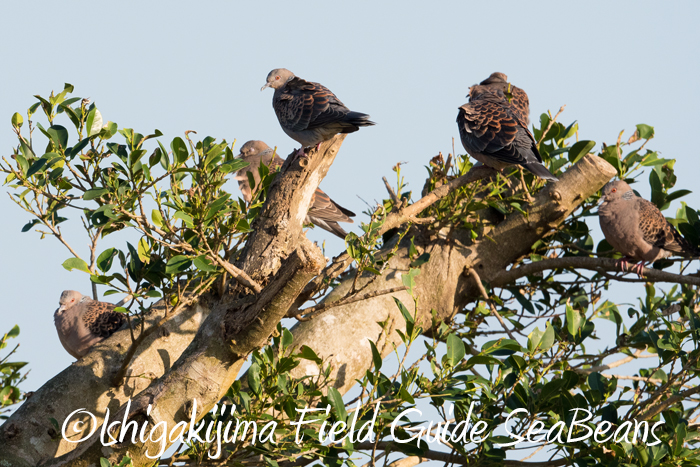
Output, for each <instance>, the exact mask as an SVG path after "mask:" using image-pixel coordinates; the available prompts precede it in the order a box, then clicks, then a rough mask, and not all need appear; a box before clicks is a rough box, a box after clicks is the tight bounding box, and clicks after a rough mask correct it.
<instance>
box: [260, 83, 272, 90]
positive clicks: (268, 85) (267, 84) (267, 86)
mask: <svg viewBox="0 0 700 467" xmlns="http://www.w3.org/2000/svg"><path fill="white" fill-rule="evenodd" d="M269 87H270V83H265V86H263V87H261V88H260V90H261V91H264V90H265V89H267V88H269Z"/></svg>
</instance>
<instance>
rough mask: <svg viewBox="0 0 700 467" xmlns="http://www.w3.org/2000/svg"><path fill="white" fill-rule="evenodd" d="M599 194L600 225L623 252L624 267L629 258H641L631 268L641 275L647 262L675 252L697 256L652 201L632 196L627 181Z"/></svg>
mask: <svg viewBox="0 0 700 467" xmlns="http://www.w3.org/2000/svg"><path fill="white" fill-rule="evenodd" d="M602 193H603V196H604V201H603V204H601V206H600V209H599V210H598V219H599V221H600V228H601V229H602V230H603V234H604V235H605V239H606V240H607V241H608V243H610V245H612V246H613V248H615V249H616V250H617V251H619V252H620V253H622V254H623V255H625V257H624V258H623V259H622V260H620V265H621V266H622V267H623V268H624V269H627V267H628V261H629V260H633V261H641V262H640V263H639V264H637V265H635V266H634V267H633V268H632V270H633V271H635V272H636V273H637V274H638V275H640V276H641V272H642V270H643V268H644V264H645V263H646V262H650V261H656V260H658V259H661V258H666V257H667V256H670V255H672V254H674V253H675V254H678V255H680V256H685V257H692V256H697V255H698V251H697V250H696V249H695V248H694V247H693V246H691V245H690V244H689V243H688V241H687V240H686V239H684V238H683V237H682V236H681V234H680V233H678V231H677V230H676V228H675V227H673V226H672V225H671V224H670V223H669V222H668V221H667V220H666V218H665V217H664V215H663V214H661V211H659V209H658V208H657V207H656V206H655V205H654V203H651V202H649V201H647V200H645V199H644V198H640V197H639V196H637V195H635V193H634V192H633V191H632V188H630V186H629V185H628V184H627V183H625V182H623V181H621V180H618V181H614V182H609V183H608V184H607V185H605V186H604V187H603V190H602Z"/></svg>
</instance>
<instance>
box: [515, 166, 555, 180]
mask: <svg viewBox="0 0 700 467" xmlns="http://www.w3.org/2000/svg"><path fill="white" fill-rule="evenodd" d="M523 167H525V169H527V170H529V171H530V172H532V173H533V174H535V175H537V176H538V177H540V178H542V179H544V180H552V181H553V182H558V181H559V179H558V178H557V177H555V176H554V175H552V173H551V172H550V171H549V170H547V167H545V166H544V165H542V164H541V163H539V162H533V163H530V164H524V165H523Z"/></svg>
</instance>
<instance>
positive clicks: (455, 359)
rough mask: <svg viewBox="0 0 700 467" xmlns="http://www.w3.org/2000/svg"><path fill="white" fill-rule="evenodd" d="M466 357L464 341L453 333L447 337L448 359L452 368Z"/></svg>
mask: <svg viewBox="0 0 700 467" xmlns="http://www.w3.org/2000/svg"><path fill="white" fill-rule="evenodd" d="M464 355H466V349H465V347H464V341H462V339H460V338H459V337H458V336H457V335H456V334H454V333H451V334H450V335H449V336H447V358H448V359H449V361H450V363H451V364H452V366H456V365H457V364H458V363H459V362H461V361H462V359H463V358H464Z"/></svg>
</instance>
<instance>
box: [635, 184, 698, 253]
mask: <svg viewBox="0 0 700 467" xmlns="http://www.w3.org/2000/svg"><path fill="white" fill-rule="evenodd" d="M635 199H636V202H637V203H638V204H637V206H638V210H639V229H640V231H641V233H642V238H643V239H644V241H645V242H647V243H649V244H651V245H654V246H655V247H658V248H662V249H664V250H667V251H670V252H673V253H677V254H680V255H691V256H692V255H697V254H698V252H697V251H696V249H695V248H694V247H693V246H691V245H690V243H688V241H687V240H686V239H685V238H683V237H682V236H681V234H680V233H679V232H678V231H677V230H676V228H675V227H674V226H673V225H671V224H670V223H669V222H668V221H667V220H666V218H665V217H664V215H663V214H662V213H661V211H659V208H657V207H656V205H655V204H654V203H652V202H650V201H647V200H646V199H644V198H639V197H636V198H635Z"/></svg>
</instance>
